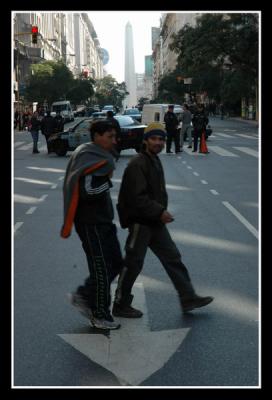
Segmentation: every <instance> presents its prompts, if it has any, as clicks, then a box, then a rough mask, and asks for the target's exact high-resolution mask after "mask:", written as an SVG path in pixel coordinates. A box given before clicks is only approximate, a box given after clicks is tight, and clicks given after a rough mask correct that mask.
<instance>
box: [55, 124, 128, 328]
mask: <svg viewBox="0 0 272 400" xmlns="http://www.w3.org/2000/svg"><path fill="white" fill-rule="evenodd" d="M90 133H91V139H92V143H85V144H82V145H80V146H78V147H77V148H76V150H75V151H74V152H73V154H72V156H71V158H70V160H69V163H68V165H67V169H66V174H65V179H64V185H63V196H64V224H63V227H62V230H61V236H62V237H63V238H67V237H69V235H70V233H71V229H72V224H73V223H74V224H75V229H76V232H77V234H78V236H79V238H80V240H81V242H82V247H83V250H84V252H85V254H86V257H87V262H88V268H89V277H88V278H87V279H86V281H85V283H84V284H83V285H81V286H79V287H78V288H77V291H76V292H75V293H73V294H72V295H71V302H72V304H73V305H74V306H75V307H77V308H78V309H79V311H80V312H81V313H82V314H83V315H84V316H85V317H87V318H88V319H89V320H90V323H91V325H92V326H93V327H95V328H100V329H118V328H119V327H120V324H118V323H116V322H115V321H114V320H113V318H112V315H111V312H110V304H111V296H110V286H111V282H112V281H113V279H114V278H115V277H116V276H117V275H118V274H119V273H120V271H121V269H122V267H123V258H122V254H121V249H120V244H119V241H118V238H117V229H116V226H115V224H113V218H114V212H113V205H112V201H111V197H110V192H109V189H110V188H111V187H112V183H111V180H110V178H111V176H112V172H113V170H114V168H115V166H114V160H113V157H112V155H111V153H110V152H111V150H112V147H113V145H114V144H115V143H116V141H115V135H116V133H115V129H114V126H113V125H112V124H111V123H110V122H108V121H105V120H100V121H94V122H93V124H92V125H91V128H90Z"/></svg>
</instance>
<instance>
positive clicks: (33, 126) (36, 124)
mask: <svg viewBox="0 0 272 400" xmlns="http://www.w3.org/2000/svg"><path fill="white" fill-rule="evenodd" d="M38 117H39V115H38V112H37V111H35V112H34V113H33V115H32V117H31V118H30V123H29V127H28V129H29V131H30V133H31V136H32V139H33V151H32V153H34V154H36V153H39V150H38V140H39V130H40V129H41V122H40V121H39V118H38Z"/></svg>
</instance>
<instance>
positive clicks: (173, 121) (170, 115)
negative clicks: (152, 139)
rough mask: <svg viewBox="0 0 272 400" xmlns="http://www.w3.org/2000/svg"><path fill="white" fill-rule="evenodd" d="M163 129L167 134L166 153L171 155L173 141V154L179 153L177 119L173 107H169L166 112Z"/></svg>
mask: <svg viewBox="0 0 272 400" xmlns="http://www.w3.org/2000/svg"><path fill="white" fill-rule="evenodd" d="M164 122H165V128H166V132H167V140H166V153H172V151H171V144H172V140H173V139H174V142H175V152H176V153H179V152H180V143H179V134H178V124H179V122H178V118H177V116H176V114H175V113H174V106H173V105H169V106H168V111H167V112H166V113H165V116H164Z"/></svg>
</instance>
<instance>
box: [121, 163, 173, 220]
mask: <svg viewBox="0 0 272 400" xmlns="http://www.w3.org/2000/svg"><path fill="white" fill-rule="evenodd" d="M123 190H124V191H125V196H126V204H127V205H128V207H129V213H130V214H131V213H132V214H136V215H138V216H141V217H143V218H146V219H148V220H150V221H158V220H159V219H160V216H161V214H162V213H163V211H164V210H165V207H164V206H163V205H162V204H160V203H158V202H157V201H156V200H153V199H152V198H151V197H150V195H149V193H148V181H147V177H146V174H145V172H144V170H143V169H142V167H141V165H137V164H136V165H134V166H133V168H129V167H128V168H127V170H126V172H125V175H124V182H123Z"/></svg>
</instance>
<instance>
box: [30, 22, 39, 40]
mask: <svg viewBox="0 0 272 400" xmlns="http://www.w3.org/2000/svg"><path fill="white" fill-rule="evenodd" d="M38 33H39V30H38V27H37V26H32V27H31V34H32V43H34V44H36V43H37V42H38Z"/></svg>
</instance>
